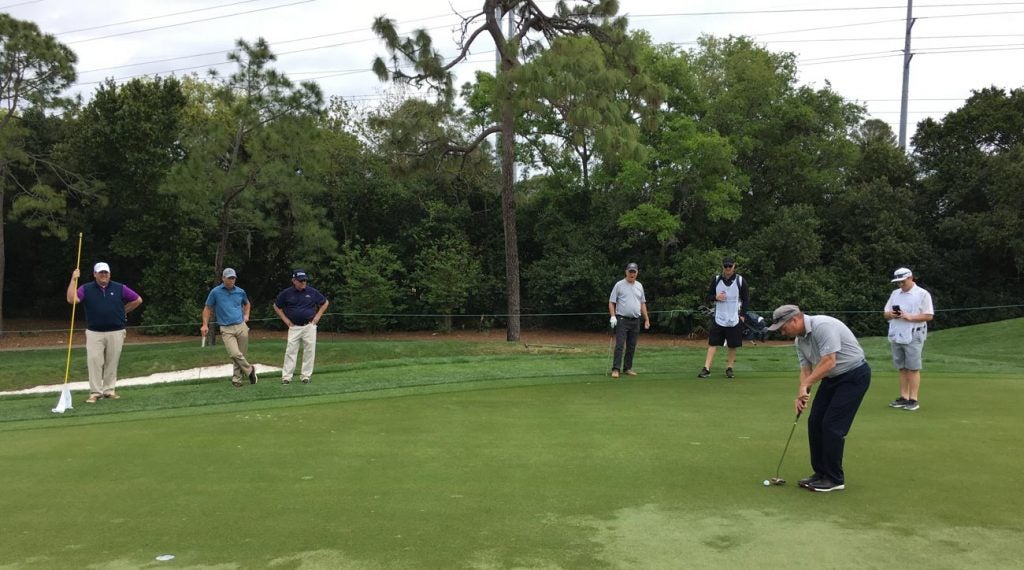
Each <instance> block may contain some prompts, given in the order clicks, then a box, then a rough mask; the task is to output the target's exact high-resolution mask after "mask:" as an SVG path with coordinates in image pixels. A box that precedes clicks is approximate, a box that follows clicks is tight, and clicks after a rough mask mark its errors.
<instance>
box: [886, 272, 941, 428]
mask: <svg viewBox="0 0 1024 570" xmlns="http://www.w3.org/2000/svg"><path fill="white" fill-rule="evenodd" d="M892 282H893V283H896V284H897V287H896V289H894V290H893V292H892V294H890V295H889V300H888V301H886V303H885V309H884V314H885V319H886V320H887V321H889V346H890V347H891V348H892V362H893V366H895V367H896V369H897V370H899V372H900V397H899V398H896V399H895V400H893V401H892V402H891V403H890V404H889V405H890V406H892V407H893V408H902V409H904V410H907V411H910V412H913V411H915V410H918V409H919V408H920V407H921V405H920V404H919V403H918V401H917V396H918V389H919V388H920V387H921V368H923V363H922V354H923V353H924V341H925V340H926V339H927V338H928V322H929V321H931V320H932V318H934V317H935V308H934V306H932V295H931V293H929V292H928V291H926V290H924V289H923V288H922V287H919V286H918V285H917V284H916V283H915V282H914V273H913V272H912V271H911V270H910V269H907V268H906V267H900V268H899V269H897V270H896V271H895V272H893V274H892Z"/></svg>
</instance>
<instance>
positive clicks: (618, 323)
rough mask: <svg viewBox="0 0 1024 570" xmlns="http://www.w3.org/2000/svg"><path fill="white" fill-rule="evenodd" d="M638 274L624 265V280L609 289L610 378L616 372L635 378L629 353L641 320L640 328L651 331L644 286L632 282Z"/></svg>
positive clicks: (617, 375) (631, 267) (636, 338)
mask: <svg viewBox="0 0 1024 570" xmlns="http://www.w3.org/2000/svg"><path fill="white" fill-rule="evenodd" d="M639 273H640V268H639V267H638V266H637V264H635V263H630V264H628V265H626V277H625V278H624V279H622V280H620V281H619V282H618V283H616V284H615V286H614V287H612V292H611V295H609V296H608V313H609V314H610V315H611V318H610V319H609V323H610V324H611V326H612V328H613V329H615V354H614V356H612V378H618V377H619V371H620V370H621V371H622V373H623V374H625V375H626V376H636V371H634V370H633V354H634V353H635V352H636V343H637V340H638V339H639V338H640V319H641V317H642V318H643V320H644V328H645V329H650V328H651V317H650V315H648V314H647V298H646V297H645V296H644V286H643V285H641V284H640V282H639V281H637V280H636V277H637V275H638V274H639ZM620 364H621V367H620Z"/></svg>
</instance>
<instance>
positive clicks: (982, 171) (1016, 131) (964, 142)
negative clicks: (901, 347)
mask: <svg viewBox="0 0 1024 570" xmlns="http://www.w3.org/2000/svg"><path fill="white" fill-rule="evenodd" d="M913 142H914V145H915V147H916V149H917V150H916V158H917V160H918V162H919V164H920V167H921V169H922V173H923V178H922V180H921V181H920V186H919V190H918V193H917V195H916V198H917V200H916V204H915V206H916V209H917V210H918V211H919V212H920V213H921V216H922V222H923V223H922V224H921V231H922V232H924V233H925V235H926V236H927V239H928V242H929V243H931V244H932V246H933V247H934V249H935V250H936V251H937V252H941V255H936V256H933V257H932V258H931V259H929V260H922V264H921V266H920V268H919V269H921V270H923V273H924V274H926V275H928V276H929V279H930V280H931V281H930V282H932V283H935V284H936V286H937V287H938V288H940V289H941V290H946V291H949V292H950V293H951V294H950V296H949V297H948V299H949V302H951V303H954V304H959V303H970V304H972V305H973V304H977V303H978V302H979V298H978V295H977V292H976V291H974V290H972V289H973V288H972V287H969V286H964V285H963V284H966V283H988V284H993V283H999V284H1001V285H1000V286H996V287H992V288H991V289H989V288H986V293H985V295H984V296H983V300H981V301H980V302H981V303H984V304H990V305H995V304H1008V303H1019V302H1020V291H1021V290H1024V237H1022V236H1024V177H1022V174H1024V89H1015V90H1013V91H1011V92H1010V93H1006V92H1005V91H1003V90H1002V89H996V88H988V89H983V90H981V91H977V92H975V93H974V94H973V95H972V96H971V98H970V99H968V100H967V102H966V104H965V105H964V106H963V107H962V108H960V109H958V110H957V111H954V112H953V113H950V114H949V115H948V116H947V117H946V118H945V119H944V120H943V121H942V122H936V121H932V120H928V121H925V122H923V123H922V124H921V125H920V126H919V129H918V132H917V134H916V135H915V137H914V141H913ZM917 271H918V268H915V273H917ZM954 291H955V293H953V292H954Z"/></svg>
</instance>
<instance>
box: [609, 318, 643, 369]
mask: <svg viewBox="0 0 1024 570" xmlns="http://www.w3.org/2000/svg"><path fill="white" fill-rule="evenodd" d="M616 318H618V319H619V324H618V325H616V327H615V355H614V356H613V357H612V370H632V369H633V353H634V352H636V341H637V339H638V338H640V319H637V318H633V317H621V316H620V317H616ZM623 348H625V349H626V354H625V356H623V354H622V349H623ZM619 362H622V368H619Z"/></svg>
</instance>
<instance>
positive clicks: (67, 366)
mask: <svg viewBox="0 0 1024 570" xmlns="http://www.w3.org/2000/svg"><path fill="white" fill-rule="evenodd" d="M81 265H82V232H78V256H77V257H76V258H75V269H80V267H81ZM74 281H75V285H74V289H75V302H74V303H72V304H71V328H69V329H68V359H67V363H66V364H65V365H64V384H65V385H66V384H67V383H68V377H69V376H70V375H71V339H72V337H73V336H74V334H75V308H76V307H78V278H77V277H76V278H75V280H74Z"/></svg>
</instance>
